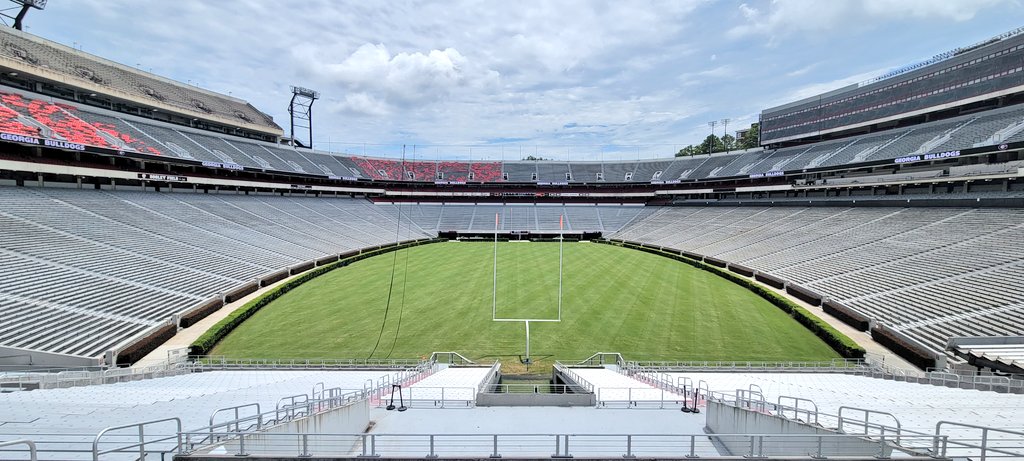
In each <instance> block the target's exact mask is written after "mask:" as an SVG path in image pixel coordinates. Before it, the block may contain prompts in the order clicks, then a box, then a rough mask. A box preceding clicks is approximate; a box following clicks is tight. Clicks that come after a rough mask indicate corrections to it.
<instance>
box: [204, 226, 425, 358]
mask: <svg viewBox="0 0 1024 461" xmlns="http://www.w3.org/2000/svg"><path fill="white" fill-rule="evenodd" d="M440 241H443V239H424V240H413V241H407V242H402V243H399V244H391V245H381V246H377V247H373V248H372V249H370V250H368V251H361V252H360V253H358V254H353V255H351V256H348V257H347V258H344V259H341V260H339V261H338V262H334V263H330V264H326V265H323V266H320V267H318V268H316V269H313V270H310V271H307V272H304V273H303V274H302V275H300V276H298V277H296V278H294V279H292V280H289V281H287V282H285V283H283V284H281V286H278V287H275V288H274V289H272V290H270V291H267V292H266V293H264V294H263V295H262V296H260V297H259V298H256V299H254V300H252V301H249V302H247V303H245V304H244V305H243V306H242V307H239V308H238V309H235V311H234V312H232V313H230V314H228V316H227V317H225V318H224V319H223V320H221V321H220V322H217V324H216V325H214V326H213V327H212V328H210V329H209V330H207V331H206V333H203V334H202V336H200V337H199V338H198V339H196V341H195V342H194V343H192V346H191V347H190V348H189V354H190V355H194V356H195V355H206V354H208V353H209V352H210V350H212V349H213V346H215V345H217V343H218V342H220V340H222V339H224V337H226V336H227V335H228V333H231V331H232V330H234V329H235V328H236V327H237V326H238V325H241V324H242V322H244V321H245V320H246V319H248V318H249V317H252V316H253V314H255V313H256V312H258V311H259V310H260V309H262V308H263V306H266V305H267V304H270V302H271V301H273V300H275V299H277V298H280V297H281V296H282V295H284V294H285V293H287V292H289V291H291V290H293V289H295V287H298V286H299V285H302V284H303V283H306V282H308V281H310V280H313V279H314V278H316V277H319V276H321V275H323V274H326V273H328V272H330V271H332V270H334V269H337V268H339V267H345V266H347V265H349V264H352V263H354V262H356V261H360V260H363V259H366V258H370V257H373V256H377V255H379V254H383V253H388V252H391V251H395V250H400V249H402V248H409V247H414V246H418V245H425V244H428V243H434V242H440Z"/></svg>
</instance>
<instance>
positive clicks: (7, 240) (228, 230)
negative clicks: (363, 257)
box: [0, 187, 428, 357]
mask: <svg viewBox="0 0 1024 461" xmlns="http://www.w3.org/2000/svg"><path fill="white" fill-rule="evenodd" d="M0 204H2V206H0V223H2V227H3V229H4V235H5V237H4V238H3V239H2V242H0V258H3V260H4V264H3V267H2V269H0V274H2V276H0V299H2V300H3V302H4V303H5V306H8V309H9V310H8V311H7V312H9V313H10V315H3V316H0V344H3V345H5V346H9V347H19V348H26V349H33V350H44V351H48V352H54V353H61V354H70V355H76V356H84V357H96V356H98V355H101V354H103V353H104V351H106V350H107V349H110V348H111V347H113V346H115V345H117V344H119V343H121V342H122V341H125V340H127V339H129V338H131V337H132V336H133V335H135V334H137V333H139V332H140V331H143V330H145V329H147V328H150V327H152V326H154V325H158V324H160V323H161V322H165V321H166V320H167V319H168V318H169V317H170V316H171V315H173V314H175V313H178V312H181V311H184V310H186V309H187V308H189V307H190V306H191V305H194V304H196V303H198V302H200V301H202V300H203V299H206V298H209V297H210V296H212V295H214V294H216V293H221V292H224V291H225V290H227V289H229V288H231V287H233V286H236V285H238V284H241V283H243V282H246V281H250V280H252V279H254V278H255V277H258V276H260V275H263V274H266V273H270V272H273V271H276V270H279V269H281V268H284V267H288V266H291V265H294V264H297V263H299V262H303V261H309V260H313V259H316V258H320V257H323V256H326V255H329V254H338V253H341V252H344V251H348V250H352V249H357V248H363V247H368V246H373V245H380V244H383V243H388V242H392V241H394V239H395V238H396V237H397V238H398V239H402V240H404V239H410V238H422V237H425V236H427V235H428V234H427V233H426V232H425V231H423V230H421V229H420V228H419V227H418V226H417V225H416V224H415V223H413V222H411V221H410V220H409V219H408V218H407V217H405V216H404V215H403V219H402V220H403V225H402V226H400V228H397V229H396V225H397V223H398V215H397V212H396V210H394V209H392V208H391V207H389V206H383V207H381V206H376V205H373V204H371V203H370V202H368V201H365V200H362V199H358V200H356V199H344V198H339V199H325V200H320V199H303V198H288V197H276V196H244V195H213V196H206V195H202V194H151V193H138V192H125V191H79V190H65V189H24V188H11V187H2V188H0ZM396 231H398V234H397V235H396ZM108 321H109V322H110V324H106V322H108ZM67 331H73V332H75V333H74V334H73V335H67V334H65V332H67Z"/></svg>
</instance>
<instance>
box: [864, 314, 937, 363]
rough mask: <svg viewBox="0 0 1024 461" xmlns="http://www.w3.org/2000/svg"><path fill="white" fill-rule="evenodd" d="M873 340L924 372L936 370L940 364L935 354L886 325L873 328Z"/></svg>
mask: <svg viewBox="0 0 1024 461" xmlns="http://www.w3.org/2000/svg"><path fill="white" fill-rule="evenodd" d="M871 338H873V339H874V340H875V342H877V343H878V344H881V345H883V346H885V347H887V348H888V349H889V350H891V351H893V352H895V353H896V355H898V356H900V357H903V358H904V359H906V360H907V361H908V362H910V363H913V364H914V365H916V366H918V367H919V368H921V369H922V370H927V369H928V368H935V366H936V364H937V362H938V360H937V357H936V355H935V352H932V351H930V350H928V349H925V348H923V347H921V346H919V345H918V344H917V343H916V342H914V341H911V340H910V339H909V338H907V337H905V336H903V334H902V333H899V332H897V331H895V330H892V329H890V328H888V327H886V326H885V325H878V326H876V327H875V328H872V329H871Z"/></svg>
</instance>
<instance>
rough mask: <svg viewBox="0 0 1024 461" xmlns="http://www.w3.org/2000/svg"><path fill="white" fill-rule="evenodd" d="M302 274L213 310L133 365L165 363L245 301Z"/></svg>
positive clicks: (142, 365) (144, 365) (143, 365)
mask: <svg viewBox="0 0 1024 461" xmlns="http://www.w3.org/2000/svg"><path fill="white" fill-rule="evenodd" d="M300 275H302V274H296V275H293V276H291V277H288V278H286V279H283V280H279V281H277V282H275V283H272V284H270V285H267V286H265V287H263V288H260V289H259V290H256V291H255V292H252V293H250V294H249V295H247V296H245V297H243V298H242V299H239V300H237V301H235V302H232V303H230V304H225V305H224V306H223V307H221V308H220V309H218V310H217V311H215V312H213V313H212V314H210V315H208V316H206V318H204V319H202V320H200V321H199V322H198V323H196V324H195V325H192V326H190V327H188V328H185V329H182V330H178V333H177V334H176V335H174V337H172V338H171V339H168V340H167V342H165V343H163V344H161V345H160V346H159V347H157V348H156V349H154V350H153V352H150V353H149V354H147V355H146V356H145V357H143V358H142V359H141V360H139V361H138V362H136V363H135V364H134V365H132V366H133V367H146V366H150V365H160V364H162V363H165V362H166V361H167V359H168V356H167V353H168V352H170V351H172V350H177V349H182V348H185V349H188V347H189V346H191V345H192V343H193V342H195V340H197V339H199V337H200V336H202V335H203V333H206V331H207V330H209V329H210V328H212V327H213V326H214V325H216V324H217V322H220V321H221V320H223V319H224V318H225V317H227V316H228V314H231V313H232V312H234V311H235V309H238V308H239V307H242V306H243V305H245V303H247V302H249V301H252V300H254V299H256V298H258V297H260V296H262V295H263V294H264V293H266V292H267V291H270V290H272V289H274V288H275V287H277V286H280V285H281V284H283V283H286V282H288V281H289V280H292V279H294V278H296V277H299V276H300Z"/></svg>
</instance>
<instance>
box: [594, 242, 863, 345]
mask: <svg viewBox="0 0 1024 461" xmlns="http://www.w3.org/2000/svg"><path fill="white" fill-rule="evenodd" d="M601 243H608V244H611V245H615V246H621V247H625V248H631V249H634V250H640V251H643V252H647V253H651V254H656V255H659V256H664V257H666V258H670V259H674V260H676V261H680V262H683V263H686V264H689V265H691V266H693V267H696V268H698V269H702V270H705V271H708V272H712V273H714V274H716V275H718V276H720V277H722V278H725V279H727V280H729V281H732V282H734V283H736V284H739V285H742V286H744V287H746V288H747V289H748V290H750V291H753V292H754V293H755V294H757V295H758V296H760V297H762V298H764V299H765V300H766V301H768V302H769V303H771V304H772V305H774V306H775V307H778V308H779V309H782V311H783V312H786V313H787V314H789V315H790V316H791V317H793V318H794V319H796V321H797V322H799V323H800V324H801V325H803V326H804V327H806V328H807V329H808V330H810V331H811V332H812V333H814V334H815V335H816V336H817V337H819V338H821V340H822V341H825V344H828V345H829V346H830V347H832V349H834V350H835V351H836V352H838V353H839V355H842V356H843V357H846V358H850V359H859V358H863V357H864V354H865V351H864V349H863V348H862V347H860V346H859V345H857V343H855V342H854V341H853V340H852V339H850V338H849V337H847V336H846V335H844V334H842V333H840V332H839V331H838V330H836V329H835V328H833V327H832V326H831V325H829V324H828V323H827V322H825V321H824V320H821V319H820V318H818V317H817V316H815V315H814V314H812V313H810V312H809V311H807V310H806V309H804V308H802V307H800V306H798V305H797V304H795V303H793V302H792V301H790V300H789V299H787V298H786V297H784V296H782V295H780V294H778V293H776V292H774V291H771V290H769V289H767V288H765V287H763V286H761V285H759V284H757V283H755V282H754V281H752V280H750V279H749V278H746V277H742V276H740V275H737V274H734V273H732V272H729V271H727V270H723V269H720V268H718V267H714V266H711V265H709V264H705V263H703V262H701V261H696V260H693V259H690V258H688V257H684V256H682V255H680V254H678V253H677V252H674V251H676V250H670V249H666V250H667V251H663V250H659V249H656V248H647V247H643V246H642V245H637V244H631V243H628V242H623V241H612V240H606V241H601Z"/></svg>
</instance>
